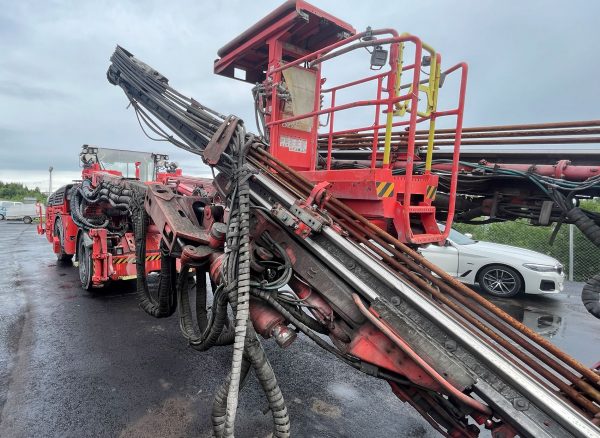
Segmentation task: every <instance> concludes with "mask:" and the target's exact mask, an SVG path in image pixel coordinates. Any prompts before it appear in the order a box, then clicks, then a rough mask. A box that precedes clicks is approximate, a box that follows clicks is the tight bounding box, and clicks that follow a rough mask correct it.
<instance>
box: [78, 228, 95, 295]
mask: <svg viewBox="0 0 600 438" xmlns="http://www.w3.org/2000/svg"><path fill="white" fill-rule="evenodd" d="M77 260H78V261H79V281H81V287H82V288H84V289H85V290H88V291H89V290H92V272H93V270H94V263H93V260H92V251H91V250H90V248H88V247H87V246H86V245H85V242H84V238H83V236H81V237H80V238H79V243H78V244H77Z"/></svg>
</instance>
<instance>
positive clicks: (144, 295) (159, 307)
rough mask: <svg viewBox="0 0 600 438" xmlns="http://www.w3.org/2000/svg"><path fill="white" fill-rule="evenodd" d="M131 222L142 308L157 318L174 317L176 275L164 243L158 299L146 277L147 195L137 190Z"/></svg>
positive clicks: (139, 298) (139, 297)
mask: <svg viewBox="0 0 600 438" xmlns="http://www.w3.org/2000/svg"><path fill="white" fill-rule="evenodd" d="M131 204H132V208H131V210H132V225H133V235H134V239H135V258H136V260H135V269H136V290H137V297H138V302H139V305H140V307H141V308H142V309H143V310H144V312H146V313H147V314H149V315H151V316H154V317H155V318H164V317H167V316H171V315H172V314H173V312H175V309H176V308H177V306H176V304H177V301H176V299H175V287H174V279H175V275H176V271H175V263H174V260H170V259H171V257H169V256H168V255H167V253H166V251H165V250H163V247H162V245H161V275H160V283H159V286H158V301H155V300H154V299H153V297H152V295H151V294H150V290H149V288H148V281H147V278H146V235H147V232H148V214H147V213H146V209H145V208H144V194H143V193H142V192H141V191H140V193H136V194H135V195H134V196H133V197H132V203H131Z"/></svg>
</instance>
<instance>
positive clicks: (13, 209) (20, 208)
mask: <svg viewBox="0 0 600 438" xmlns="http://www.w3.org/2000/svg"><path fill="white" fill-rule="evenodd" d="M37 205H38V204H32V203H23V202H15V203H14V204H13V205H11V206H9V207H8V208H7V209H6V214H5V219H13V220H22V221H23V222H25V223H26V224H30V223H31V222H33V218H35V217H37V216H38V210H37V209H38V207H37ZM42 209H43V205H42Z"/></svg>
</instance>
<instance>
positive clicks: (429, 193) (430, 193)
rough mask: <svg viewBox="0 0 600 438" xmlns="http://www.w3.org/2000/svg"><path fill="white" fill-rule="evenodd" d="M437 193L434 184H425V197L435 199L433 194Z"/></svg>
mask: <svg viewBox="0 0 600 438" xmlns="http://www.w3.org/2000/svg"><path fill="white" fill-rule="evenodd" d="M436 193H437V187H436V186H427V191H426V192H425V197H426V198H427V199H431V200H432V201H433V200H434V199H435V194H436Z"/></svg>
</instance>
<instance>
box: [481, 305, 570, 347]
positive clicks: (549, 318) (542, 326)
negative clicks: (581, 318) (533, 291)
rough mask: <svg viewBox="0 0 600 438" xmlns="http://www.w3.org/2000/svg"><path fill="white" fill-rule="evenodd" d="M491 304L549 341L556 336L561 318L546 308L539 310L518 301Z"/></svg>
mask: <svg viewBox="0 0 600 438" xmlns="http://www.w3.org/2000/svg"><path fill="white" fill-rule="evenodd" d="M493 302H494V304H495V305H496V306H498V307H500V308H501V309H502V310H504V311H505V312H506V313H508V314H509V315H510V316H512V317H513V318H515V319H516V320H517V321H520V322H522V323H523V324H525V325H526V326H527V327H529V328H530V329H532V330H534V331H535V332H536V333H539V334H540V335H542V336H545V337H547V338H550V339H551V338H553V337H554V336H555V335H557V334H558V330H559V329H560V327H561V324H562V321H563V320H562V317H560V316H558V315H555V314H553V313H551V312H549V310H550V309H547V307H548V306H544V308H540V307H537V306H535V305H531V304H530V303H526V302H519V301H518V300H500V299H498V300H493Z"/></svg>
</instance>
